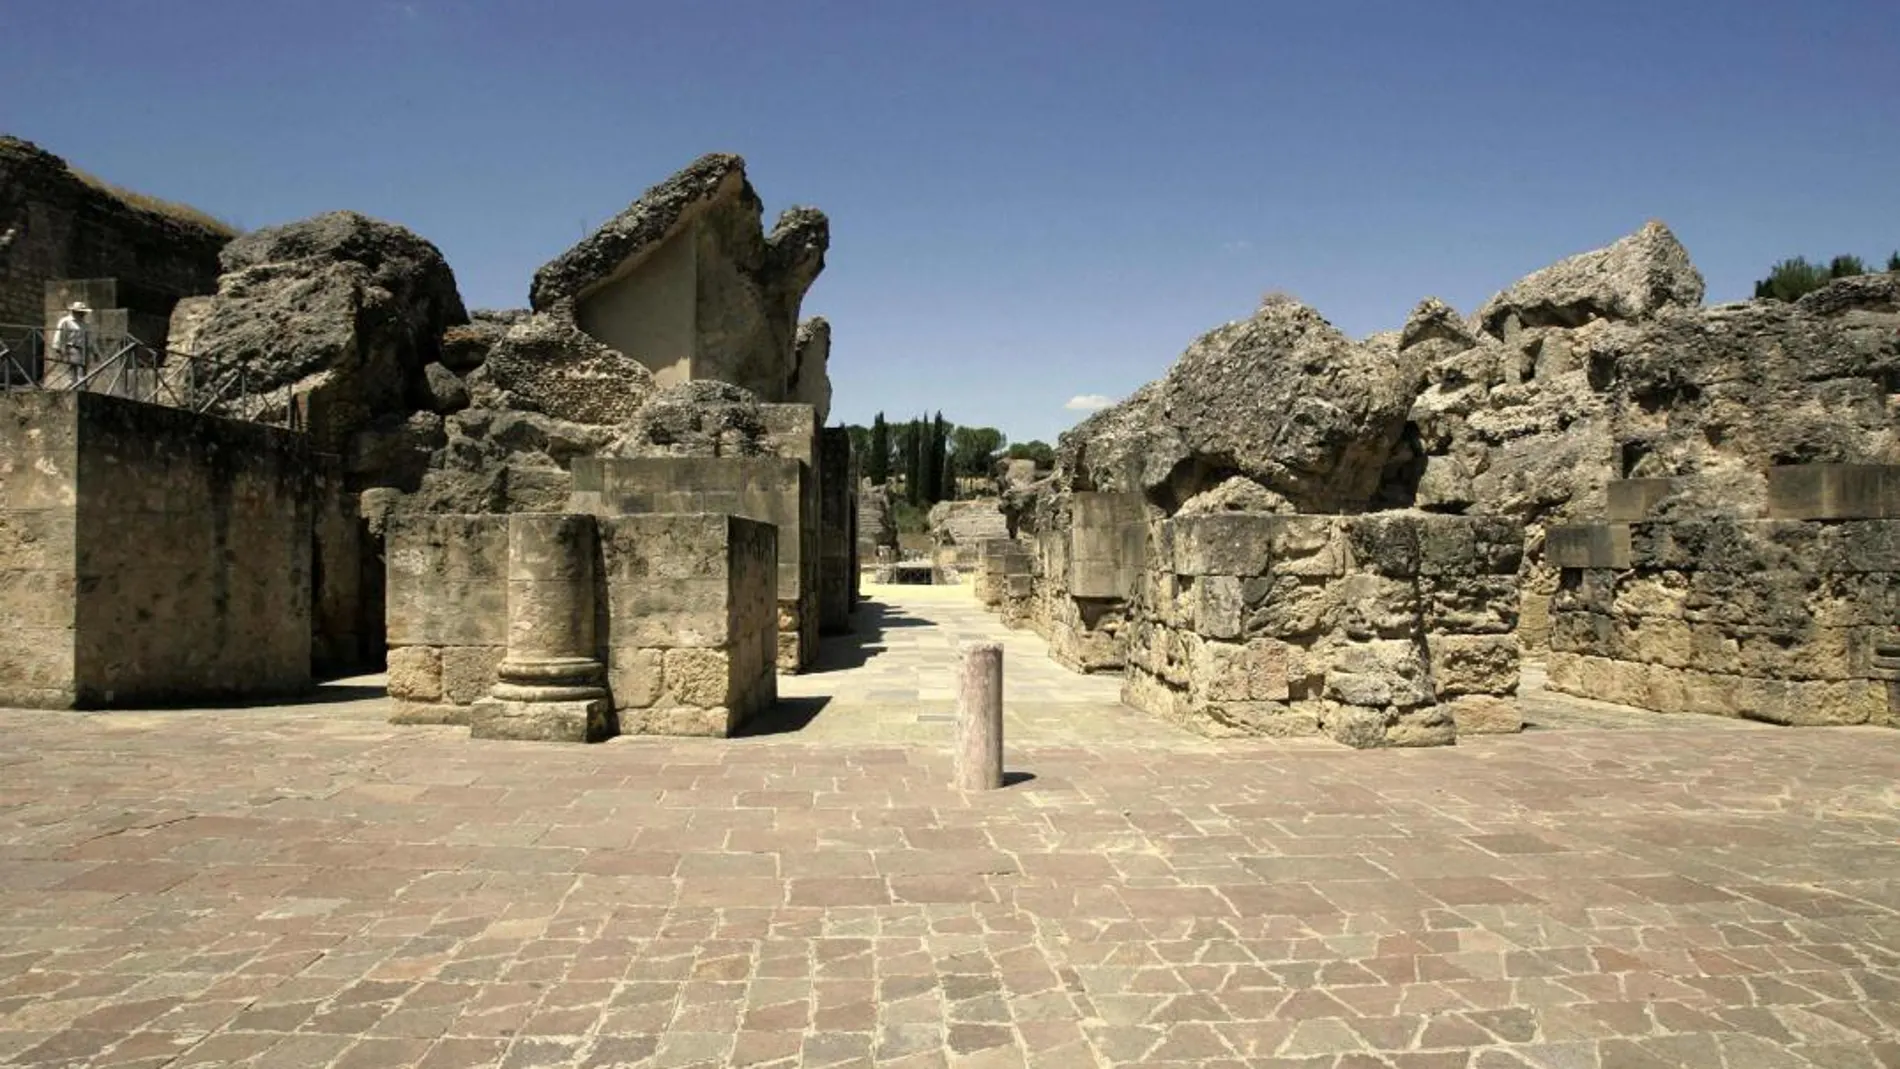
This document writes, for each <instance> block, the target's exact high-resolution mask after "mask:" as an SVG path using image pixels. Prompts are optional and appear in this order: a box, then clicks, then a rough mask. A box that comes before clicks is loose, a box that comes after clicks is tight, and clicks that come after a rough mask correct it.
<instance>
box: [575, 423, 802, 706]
mask: <svg viewBox="0 0 1900 1069" xmlns="http://www.w3.org/2000/svg"><path fill="white" fill-rule="evenodd" d="M812 476H813V471H812V469H811V467H810V465H808V464H807V463H806V462H805V461H802V460H799V459H796V458H793V457H772V456H747V457H637V458H624V457H623V458H610V459H586V458H583V459H579V460H576V461H575V462H574V486H575V492H574V503H573V506H572V507H573V508H574V509H575V510H576V511H579V512H592V513H594V514H595V515H597V516H602V517H609V516H625V515H636V514H645V513H718V514H727V515H734V516H743V517H745V518H747V519H751V520H759V521H762V522H766V523H771V524H774V525H776V526H777V527H778V543H777V553H778V567H777V575H778V584H777V585H778V614H779V619H778V655H777V662H778V667H779V670H780V671H786V672H796V671H798V670H800V669H802V668H804V667H805V666H806V665H808V664H809V663H810V662H811V660H812V658H813V657H815V656H817V650H818V576H817V572H818V560H817V541H818V513H817V499H816V495H815V493H814V492H813V490H812V489H811V482H812Z"/></svg>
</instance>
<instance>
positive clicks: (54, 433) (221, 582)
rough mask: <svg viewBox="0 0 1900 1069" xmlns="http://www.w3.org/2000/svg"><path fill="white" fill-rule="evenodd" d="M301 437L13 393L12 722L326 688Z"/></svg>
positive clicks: (2, 406) (136, 405)
mask: <svg viewBox="0 0 1900 1069" xmlns="http://www.w3.org/2000/svg"><path fill="white" fill-rule="evenodd" d="M316 481H317V473H316V465H315V462H314V460H313V458H312V456H311V453H310V450H309V443H308V442H307V440H305V439H304V437H303V436H301V435H298V434H293V433H291V432H288V431H283V430H278V429H276V428H271V427H263V426H258V425H256V424H249V423H238V422H234V421H230V420H223V419H216V418H212V417H208V416H200V415H197V414H195V413H191V412H186V411H181V410H178V409H172V408H161V407H159V406H156V405H149V404H142V403H140V402H136V401H128V400H123V399H120V398H116V397H109V396H105V395H102V394H95V393H38V392H24V391H22V392H6V393H0V633H4V635H5V641H4V642H0V704H6V705H23V706H34V707H46V708H69V707H80V708H87V707H106V706H147V705H161V704H181V703H197V702H223V701H230V700H237V699H248V698H253V697H262V696H270V695H281V694H287V693H295V692H298V691H301V690H304V689H306V688H307V687H308V686H309V685H310V679H311V675H310V667H311V544H312V540H313V538H312V524H313V511H314V507H313V499H314V497H315V485H316Z"/></svg>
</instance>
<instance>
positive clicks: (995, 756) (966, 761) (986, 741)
mask: <svg viewBox="0 0 1900 1069" xmlns="http://www.w3.org/2000/svg"><path fill="white" fill-rule="evenodd" d="M960 671H961V673H962V674H961V676H960V677H959V679H958V681H957V752H956V785H957V789H958V790H965V791H993V790H995V789H997V788H998V787H1001V786H1002V785H1003V646H1002V644H1001V643H999V642H976V643H971V644H970V645H967V646H965V647H963V664H962V666H961V668H960Z"/></svg>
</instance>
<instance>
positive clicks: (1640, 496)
mask: <svg viewBox="0 0 1900 1069" xmlns="http://www.w3.org/2000/svg"><path fill="white" fill-rule="evenodd" d="M1675 489H1676V480H1674V479H1611V480H1610V481H1609V483H1608V484H1607V485H1606V486H1605V487H1604V492H1605V497H1606V499H1607V504H1608V507H1607V509H1606V510H1605V512H1606V515H1608V517H1609V519H1610V521H1611V523H1628V522H1632V521H1637V520H1646V519H1648V518H1649V514H1650V511H1651V510H1652V509H1653V508H1655V506H1656V503H1657V502H1658V501H1661V500H1662V499H1663V498H1665V497H1668V496H1669V495H1670V494H1672V493H1674V492H1675Z"/></svg>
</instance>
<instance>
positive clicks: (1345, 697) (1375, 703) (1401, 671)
mask: <svg viewBox="0 0 1900 1069" xmlns="http://www.w3.org/2000/svg"><path fill="white" fill-rule="evenodd" d="M1421 646H1422V643H1418V642H1413V641H1409V640H1396V641H1377V642H1349V643H1344V644H1341V645H1339V646H1336V647H1334V648H1333V649H1332V651H1331V654H1330V667H1329V668H1328V670H1327V673H1326V697H1327V698H1329V699H1331V700H1333V701H1335V702H1341V703H1344V704H1346V705H1362V706H1372V707H1376V708H1383V707H1385V706H1388V705H1396V706H1412V705H1429V704H1431V703H1432V700H1433V694H1432V689H1433V688H1432V677H1431V670H1430V668H1429V667H1428V666H1427V664H1426V660H1425V655H1424V651H1423V650H1422V649H1421Z"/></svg>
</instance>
